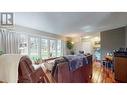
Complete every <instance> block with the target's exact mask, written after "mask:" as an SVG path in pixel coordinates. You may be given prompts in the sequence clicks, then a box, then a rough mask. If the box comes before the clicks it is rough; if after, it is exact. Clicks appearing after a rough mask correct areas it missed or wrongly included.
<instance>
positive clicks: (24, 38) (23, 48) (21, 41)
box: [18, 34, 28, 55]
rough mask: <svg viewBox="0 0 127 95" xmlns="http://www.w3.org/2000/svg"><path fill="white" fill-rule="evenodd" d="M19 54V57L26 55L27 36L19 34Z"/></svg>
mask: <svg viewBox="0 0 127 95" xmlns="http://www.w3.org/2000/svg"><path fill="white" fill-rule="evenodd" d="M18 47H19V53H20V54H21V55H28V36H27V35H24V34H20V36H19V45H18Z"/></svg>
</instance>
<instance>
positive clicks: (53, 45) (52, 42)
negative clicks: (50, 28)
mask: <svg viewBox="0 0 127 95" xmlns="http://www.w3.org/2000/svg"><path fill="white" fill-rule="evenodd" d="M49 56H50V57H56V40H50V53H49Z"/></svg>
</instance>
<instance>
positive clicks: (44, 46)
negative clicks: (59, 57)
mask: <svg viewBox="0 0 127 95" xmlns="http://www.w3.org/2000/svg"><path fill="white" fill-rule="evenodd" d="M48 55H49V53H48V40H47V39H41V57H42V59H46V58H48V57H49V56H48Z"/></svg>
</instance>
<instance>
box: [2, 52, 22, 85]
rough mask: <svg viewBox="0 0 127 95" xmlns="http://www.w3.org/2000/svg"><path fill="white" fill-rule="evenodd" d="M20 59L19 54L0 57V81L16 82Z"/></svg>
mask: <svg viewBox="0 0 127 95" xmlns="http://www.w3.org/2000/svg"><path fill="white" fill-rule="evenodd" d="M20 58H21V55H19V54H3V55H1V56H0V81H3V82H8V83H16V82H17V80H18V65H19V60H20Z"/></svg>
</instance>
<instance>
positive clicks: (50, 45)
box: [18, 34, 63, 61]
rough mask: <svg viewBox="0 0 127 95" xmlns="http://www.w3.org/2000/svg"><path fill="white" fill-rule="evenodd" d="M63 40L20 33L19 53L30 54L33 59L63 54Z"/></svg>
mask: <svg viewBox="0 0 127 95" xmlns="http://www.w3.org/2000/svg"><path fill="white" fill-rule="evenodd" d="M62 45H63V44H62V41H61V40H57V39H49V38H42V37H34V36H28V35H26V34H20V35H19V44H18V47H19V53H20V54H22V55H28V56H29V57H30V58H31V59H32V60H33V61H36V60H37V59H39V58H41V59H47V58H51V57H59V56H62V55H63V46H62Z"/></svg>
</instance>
